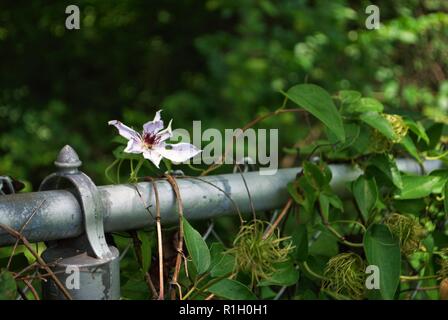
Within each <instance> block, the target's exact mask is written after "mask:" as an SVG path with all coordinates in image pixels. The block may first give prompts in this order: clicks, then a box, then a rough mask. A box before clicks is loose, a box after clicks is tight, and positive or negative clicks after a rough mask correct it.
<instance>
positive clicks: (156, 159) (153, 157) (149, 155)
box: [143, 149, 162, 168]
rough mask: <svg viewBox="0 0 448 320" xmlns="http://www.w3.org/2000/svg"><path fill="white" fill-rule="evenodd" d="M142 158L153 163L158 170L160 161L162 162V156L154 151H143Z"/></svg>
mask: <svg viewBox="0 0 448 320" xmlns="http://www.w3.org/2000/svg"><path fill="white" fill-rule="evenodd" d="M143 157H144V158H145V159H148V160H149V161H151V162H152V163H154V165H155V166H156V167H157V168H159V164H160V161H161V160H162V155H161V154H160V153H158V152H156V151H155V150H150V149H145V150H144V151H143Z"/></svg>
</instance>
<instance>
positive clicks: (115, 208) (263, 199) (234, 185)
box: [0, 160, 441, 246]
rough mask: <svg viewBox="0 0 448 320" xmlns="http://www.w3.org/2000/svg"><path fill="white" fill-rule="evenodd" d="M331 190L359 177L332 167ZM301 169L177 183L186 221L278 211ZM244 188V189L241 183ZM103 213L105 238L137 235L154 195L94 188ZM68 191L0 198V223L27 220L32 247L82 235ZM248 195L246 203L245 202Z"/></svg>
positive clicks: (432, 165)
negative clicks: (115, 233)
mask: <svg viewBox="0 0 448 320" xmlns="http://www.w3.org/2000/svg"><path fill="white" fill-rule="evenodd" d="M397 164H398V167H399V169H400V170H402V171H405V172H414V173H418V172H419V171H420V167H419V166H418V164H417V163H415V162H414V161H412V160H398V162H397ZM424 166H425V168H426V170H427V171H432V170H434V169H437V168H440V167H441V162H440V161H428V162H425V164H424ZM330 169H331V171H332V173H333V179H332V186H333V188H335V189H336V190H337V189H340V190H342V189H344V188H345V183H346V182H348V181H351V180H354V179H356V177H357V176H358V175H359V174H360V173H361V171H360V170H359V169H358V168H356V167H353V166H348V165H330ZM300 170H301V169H300V168H291V169H280V170H278V172H277V173H276V174H275V175H272V176H263V175H260V174H259V173H258V172H247V173H243V174H242V175H243V176H244V179H243V177H242V176H241V174H224V175H216V176H208V177H202V178H200V180H199V179H195V178H178V179H177V181H178V185H179V190H180V194H181V197H182V202H183V206H184V214H185V216H186V217H187V218H189V219H207V218H216V217H219V216H223V215H228V214H235V213H237V209H236V207H238V210H239V211H240V212H250V211H251V201H250V199H251V200H252V204H253V206H254V209H255V210H256V211H262V210H270V209H275V208H279V207H281V206H282V205H283V204H284V203H285V202H286V200H287V197H288V193H287V190H286V185H287V183H288V182H290V181H292V180H293V179H294V178H295V176H296V174H297V173H298V172H300ZM244 182H246V184H247V189H246V186H245V183H244ZM156 186H157V189H158V193H159V200H160V210H161V219H162V223H163V224H169V223H175V222H176V221H177V209H176V208H177V204H176V197H175V194H174V192H173V189H172V187H171V185H170V184H169V183H168V182H167V181H165V180H159V181H157V182H156ZM98 189H99V191H100V195H101V200H102V202H103V204H104V207H105V211H106V212H105V213H104V218H103V219H104V220H103V221H104V229H105V231H106V232H112V231H124V230H131V229H138V228H143V227H147V226H151V225H153V224H154V218H153V216H151V215H150V214H149V213H148V210H147V209H146V208H148V209H149V210H150V211H151V212H152V213H153V215H154V213H155V195H154V190H153V188H152V185H151V183H149V182H142V183H138V184H136V185H129V184H120V185H109V186H102V187H98ZM72 192H73V191H70V190H56V191H41V192H30V193H19V194H14V195H6V196H0V223H2V224H6V225H8V226H10V227H12V228H14V229H16V230H20V229H21V228H22V226H23V225H24V224H25V223H26V221H27V220H28V219H29V217H30V216H31V215H32V214H33V212H34V211H36V212H35V214H34V215H33V217H32V218H31V219H30V221H29V222H28V224H27V226H26V228H25V229H24V232H23V234H24V235H25V237H26V238H27V239H28V240H29V241H31V242H39V241H49V240H57V239H66V238H72V237H76V236H79V235H80V234H82V233H83V232H84V228H83V221H82V219H83V218H82V212H81V207H80V205H79V202H78V200H77V198H76V196H75V195H74V193H72ZM248 193H250V197H249V196H248ZM140 195H141V196H140ZM14 242H15V239H14V238H12V237H11V236H9V235H8V234H6V233H5V232H4V231H3V230H0V246H4V245H11V244H13V243H14Z"/></svg>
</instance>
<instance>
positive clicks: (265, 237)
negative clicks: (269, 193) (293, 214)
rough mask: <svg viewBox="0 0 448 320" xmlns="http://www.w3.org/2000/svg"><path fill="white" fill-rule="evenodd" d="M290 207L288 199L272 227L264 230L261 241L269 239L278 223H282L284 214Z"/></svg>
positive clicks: (290, 200) (290, 201)
mask: <svg viewBox="0 0 448 320" xmlns="http://www.w3.org/2000/svg"><path fill="white" fill-rule="evenodd" d="M291 205H292V199H291V198H290V199H289V200H288V202H286V204H285V206H284V207H283V209H282V212H280V214H279V215H278V217H277V219H275V221H274V223H273V224H272V225H270V226H269V228H268V229H267V230H266V232H265V233H264V235H263V240H266V239H267V238H269V237H270V236H271V234H272V233H273V232H274V230H275V229H276V228H277V226H278V224H279V223H280V221H282V219H283V217H284V216H285V215H286V213H287V212H288V210H289V208H290V207H291Z"/></svg>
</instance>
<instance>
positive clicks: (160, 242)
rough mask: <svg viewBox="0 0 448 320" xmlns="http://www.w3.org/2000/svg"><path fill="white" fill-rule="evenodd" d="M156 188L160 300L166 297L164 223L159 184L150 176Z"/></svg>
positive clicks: (153, 186)
mask: <svg viewBox="0 0 448 320" xmlns="http://www.w3.org/2000/svg"><path fill="white" fill-rule="evenodd" d="M148 179H149V180H150V182H151V184H152V188H153V189H154V196H155V198H156V229H157V248H158V253H159V300H163V299H164V297H165V291H164V287H165V285H164V279H163V239H162V224H161V217H160V200H159V191H158V189H157V185H156V183H155V181H154V179H153V178H152V177H148Z"/></svg>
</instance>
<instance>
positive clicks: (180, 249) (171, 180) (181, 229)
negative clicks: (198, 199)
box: [166, 175, 184, 300]
mask: <svg viewBox="0 0 448 320" xmlns="http://www.w3.org/2000/svg"><path fill="white" fill-rule="evenodd" d="M166 178H167V180H168V182H169V183H170V184H171V186H172V187H173V190H174V193H175V194H176V198H177V205H178V214H179V232H178V239H177V257H176V265H175V267H174V274H173V278H172V280H171V283H172V284H174V285H178V282H177V279H178V278H179V273H180V266H181V264H182V258H183V239H184V227H183V223H182V220H183V216H184V211H183V205H182V198H181V197H180V192H179V186H178V185H177V182H176V179H174V178H173V177H172V176H170V175H166ZM171 299H172V300H174V299H176V290H174V289H173V290H171Z"/></svg>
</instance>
